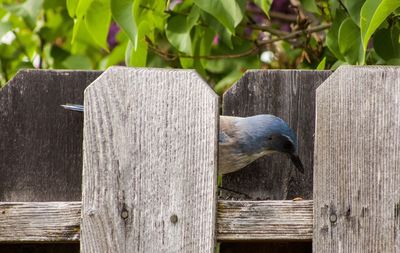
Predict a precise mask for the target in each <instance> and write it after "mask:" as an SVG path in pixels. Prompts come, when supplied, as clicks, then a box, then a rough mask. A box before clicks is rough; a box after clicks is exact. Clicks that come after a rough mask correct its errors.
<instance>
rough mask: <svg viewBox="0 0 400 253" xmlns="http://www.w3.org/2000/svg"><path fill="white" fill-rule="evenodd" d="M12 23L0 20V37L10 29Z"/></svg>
mask: <svg viewBox="0 0 400 253" xmlns="http://www.w3.org/2000/svg"><path fill="white" fill-rule="evenodd" d="M11 28H12V25H11V24H10V23H8V22H0V39H1V38H2V37H3V36H4V34H6V33H8V32H9V31H11Z"/></svg>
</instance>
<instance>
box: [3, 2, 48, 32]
mask: <svg viewBox="0 0 400 253" xmlns="http://www.w3.org/2000/svg"><path fill="white" fill-rule="evenodd" d="M42 5H43V0H27V1H25V2H24V3H22V4H15V5H4V8H5V9H6V10H8V11H9V12H12V13H14V14H15V15H17V16H20V17H22V18H23V20H24V22H25V23H26V25H27V26H28V27H29V28H30V29H31V30H33V29H34V28H35V26H36V21H37V19H38V16H39V13H40V10H41V8H42Z"/></svg>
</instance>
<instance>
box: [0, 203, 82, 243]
mask: <svg viewBox="0 0 400 253" xmlns="http://www.w3.org/2000/svg"><path fill="white" fill-rule="evenodd" d="M80 219H81V202H0V242H78V241H79V233H80Z"/></svg>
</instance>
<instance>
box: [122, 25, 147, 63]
mask: <svg viewBox="0 0 400 253" xmlns="http://www.w3.org/2000/svg"><path fill="white" fill-rule="evenodd" d="M151 30H152V27H151V26H150V25H149V23H148V21H146V20H144V21H142V22H141V23H140V25H139V27H138V44H137V47H136V48H135V47H133V44H132V43H128V47H127V49H126V54H125V62H126V64H127V65H128V66H133V67H144V66H146V62H147V50H148V46H147V43H146V41H145V35H146V34H147V35H149V33H150V31H151Z"/></svg>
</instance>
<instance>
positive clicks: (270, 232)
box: [217, 200, 313, 241]
mask: <svg viewBox="0 0 400 253" xmlns="http://www.w3.org/2000/svg"><path fill="white" fill-rule="evenodd" d="M312 210H313V203H312V200H306V201H290V200H283V201H219V202H218V212H217V238H218V240H220V241H256V240H263V241H266V240H285V241H301V240H308V241H311V238H312V228H313V216H312Z"/></svg>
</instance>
